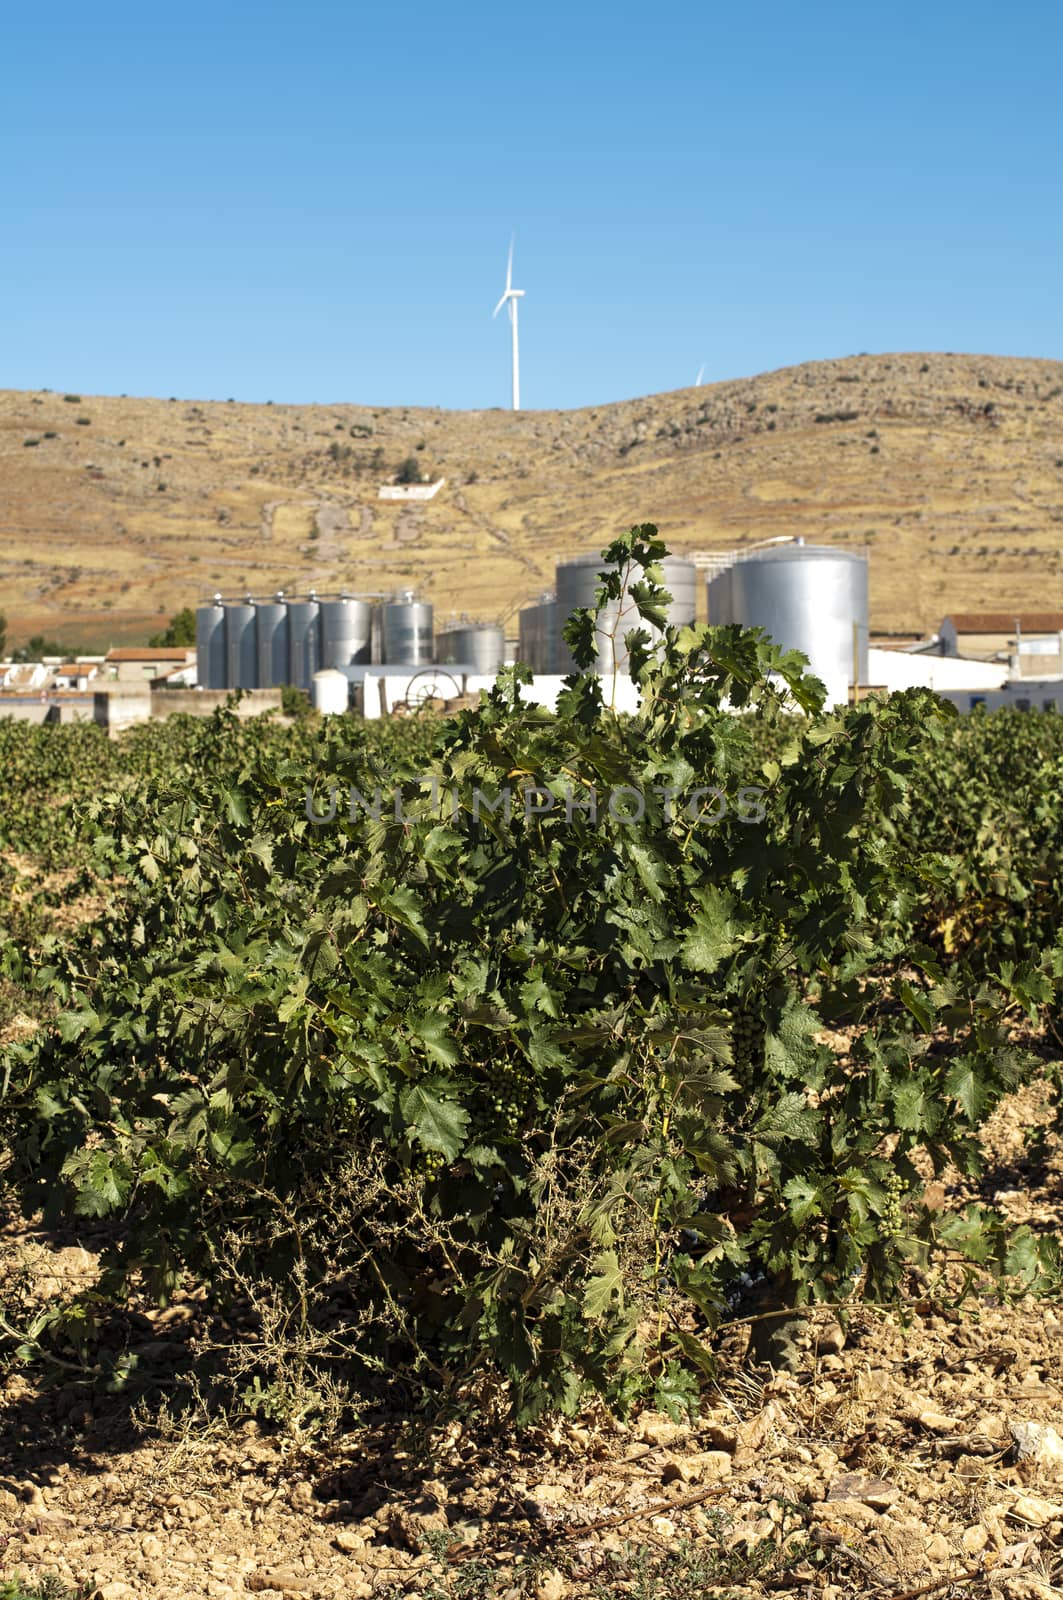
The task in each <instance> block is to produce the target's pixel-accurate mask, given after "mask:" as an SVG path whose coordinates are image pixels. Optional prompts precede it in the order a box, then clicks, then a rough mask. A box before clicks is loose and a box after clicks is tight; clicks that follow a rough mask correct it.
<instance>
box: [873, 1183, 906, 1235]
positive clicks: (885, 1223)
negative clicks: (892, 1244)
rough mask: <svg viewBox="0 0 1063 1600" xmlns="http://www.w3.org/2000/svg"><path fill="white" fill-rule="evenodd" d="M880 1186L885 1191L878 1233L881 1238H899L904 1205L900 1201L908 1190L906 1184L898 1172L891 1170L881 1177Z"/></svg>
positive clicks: (902, 1227)
mask: <svg viewBox="0 0 1063 1600" xmlns="http://www.w3.org/2000/svg"><path fill="white" fill-rule="evenodd" d="M882 1187H883V1189H885V1191H886V1204H885V1205H884V1206H883V1208H882V1216H881V1218H880V1220H879V1233H880V1235H881V1237H882V1238H883V1239H899V1238H901V1237H902V1236H903V1234H904V1207H903V1205H902V1203H901V1202H902V1200H903V1198H904V1196H905V1195H906V1194H907V1192H908V1185H907V1184H906V1183H905V1181H904V1179H903V1178H902V1177H901V1175H900V1173H899V1172H891V1173H889V1174H888V1176H887V1177H886V1178H884V1179H883V1182H882Z"/></svg>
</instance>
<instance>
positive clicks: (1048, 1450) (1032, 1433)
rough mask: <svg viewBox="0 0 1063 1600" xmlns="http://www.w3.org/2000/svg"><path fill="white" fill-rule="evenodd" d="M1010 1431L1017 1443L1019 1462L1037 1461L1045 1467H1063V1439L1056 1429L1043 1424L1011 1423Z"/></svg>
mask: <svg viewBox="0 0 1063 1600" xmlns="http://www.w3.org/2000/svg"><path fill="white" fill-rule="evenodd" d="M1008 1431H1009V1432H1010V1434H1011V1437H1012V1438H1013V1439H1014V1441H1015V1458H1016V1460H1018V1461H1036V1462H1037V1464H1038V1465H1039V1466H1043V1467H1056V1468H1058V1467H1060V1466H1063V1439H1061V1438H1060V1437H1059V1434H1058V1433H1057V1432H1056V1430H1055V1428H1052V1427H1050V1426H1049V1425H1048V1424H1047V1423H1042V1422H1021V1421H1018V1422H1011V1423H1009V1424H1008Z"/></svg>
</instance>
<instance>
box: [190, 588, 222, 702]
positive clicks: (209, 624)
mask: <svg viewBox="0 0 1063 1600" xmlns="http://www.w3.org/2000/svg"><path fill="white" fill-rule="evenodd" d="M225 673H226V657H225V607H224V606H223V605H222V603H221V601H220V599H219V600H215V601H214V603H213V605H209V606H199V607H198V608H197V610H196V677H197V679H198V680H199V683H200V686H201V687H202V688H204V689H224V688H225Z"/></svg>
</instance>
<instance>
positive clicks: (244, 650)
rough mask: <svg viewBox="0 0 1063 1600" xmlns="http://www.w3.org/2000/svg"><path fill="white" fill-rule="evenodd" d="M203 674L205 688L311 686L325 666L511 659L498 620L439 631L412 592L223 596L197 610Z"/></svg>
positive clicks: (487, 669)
mask: <svg viewBox="0 0 1063 1600" xmlns="http://www.w3.org/2000/svg"><path fill="white" fill-rule="evenodd" d="M196 653H197V658H198V664H199V681H200V683H201V684H202V685H203V687H204V688H205V689H268V688H272V687H274V686H276V685H279V684H287V683H291V684H295V685H296V686H297V687H298V688H300V689H309V688H310V687H311V686H312V683H313V677H314V673H315V672H319V671H322V670H324V669H325V668H329V667H335V668H340V669H342V668H344V667H351V666H374V665H388V666H397V667H424V666H431V665H432V664H433V663H434V662H435V663H439V664H448V663H453V664H460V665H462V666H465V667H466V668H468V669H469V670H472V671H475V672H479V673H483V674H485V675H487V674H490V673H493V672H497V671H498V668H499V667H500V666H501V665H502V663H503V661H504V659H505V638H504V634H503V630H502V629H501V628H500V627H491V626H479V625H477V626H468V627H457V628H451V629H448V630H447V631H446V632H444V633H441V634H439V636H438V638H436V637H434V636H433V631H432V607H431V606H430V605H428V604H427V603H426V602H424V601H422V600H415V599H414V598H413V596H412V595H411V594H404V595H401V596H399V597H397V598H396V599H394V600H390V601H384V602H382V603H378V604H374V603H373V602H372V601H370V600H366V599H359V598H357V597H355V596H351V595H340V596H338V597H337V598H332V599H319V598H318V597H317V596H316V595H313V594H311V595H309V596H308V597H307V598H305V599H290V600H289V599H287V598H285V596H284V595H283V594H278V595H275V596H274V597H273V599H272V600H255V599H253V598H252V597H251V596H250V595H249V596H248V597H247V598H246V599H245V600H242V601H233V600H229V601H226V600H223V599H222V598H221V596H220V595H216V596H215V598H214V600H213V601H212V602H211V603H210V604H209V605H202V606H200V607H199V608H198V609H197V611H196Z"/></svg>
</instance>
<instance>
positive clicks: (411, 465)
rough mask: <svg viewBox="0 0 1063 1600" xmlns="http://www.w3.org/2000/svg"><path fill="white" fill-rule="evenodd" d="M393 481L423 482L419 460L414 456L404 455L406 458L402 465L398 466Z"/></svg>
mask: <svg viewBox="0 0 1063 1600" xmlns="http://www.w3.org/2000/svg"><path fill="white" fill-rule="evenodd" d="M395 482H396V483H421V482H423V479H422V476H421V466H420V462H419V461H418V460H417V457H416V456H407V457H406V460H405V461H404V462H403V463H402V465H401V466H400V468H399V470H398V472H396V474H395Z"/></svg>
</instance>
